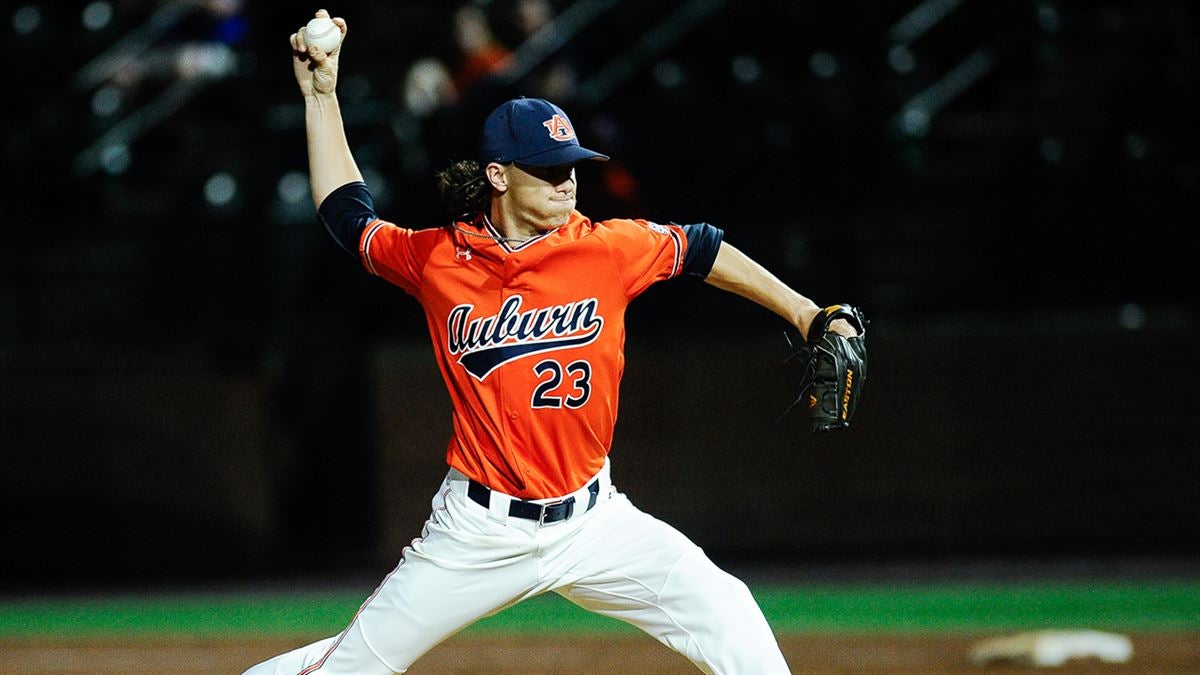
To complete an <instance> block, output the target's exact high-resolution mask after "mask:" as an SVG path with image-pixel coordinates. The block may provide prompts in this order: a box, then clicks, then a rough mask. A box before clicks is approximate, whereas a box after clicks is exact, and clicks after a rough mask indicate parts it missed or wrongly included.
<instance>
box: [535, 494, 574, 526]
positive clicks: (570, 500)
mask: <svg viewBox="0 0 1200 675" xmlns="http://www.w3.org/2000/svg"><path fill="white" fill-rule="evenodd" d="M563 505H565V506H566V508H567V515H565V516H563V517H562V518H561V519H559V520H555V521H552V523H551V524H553V523H558V522H562V521H563V520H570V519H571V516H573V515H575V498H574V497H567V498H566V499H560V500H558V501H556V502H551V503H549V504H541V507H542V509H541V511H539V512H538V520H537V524H538V527H544V526H545V525H546V512H547V511H548V510H549V509H550V507H552V506H563Z"/></svg>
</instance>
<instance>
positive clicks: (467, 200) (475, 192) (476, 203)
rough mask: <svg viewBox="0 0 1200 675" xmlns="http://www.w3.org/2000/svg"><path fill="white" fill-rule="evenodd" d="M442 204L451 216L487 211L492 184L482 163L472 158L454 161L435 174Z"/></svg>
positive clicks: (489, 204) (490, 199)
mask: <svg viewBox="0 0 1200 675" xmlns="http://www.w3.org/2000/svg"><path fill="white" fill-rule="evenodd" d="M437 180H438V192H440V193H441V195H442V204H443V205H445V207H446V210H447V211H448V212H449V213H450V215H451V216H454V217H456V218H457V217H459V216H470V215H472V214H474V213H476V212H479V211H487V210H488V208H489V207H490V206H491V203H492V185H491V183H489V182H488V180H487V176H486V175H484V173H483V165H482V164H481V163H480V162H478V161H476V160H473V159H464V160H462V161H459V162H455V163H454V164H451V165H450V166H448V167H446V168H445V169H443V170H441V171H439V172H438V174H437Z"/></svg>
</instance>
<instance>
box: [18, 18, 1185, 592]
mask: <svg viewBox="0 0 1200 675" xmlns="http://www.w3.org/2000/svg"><path fill="white" fill-rule="evenodd" d="M100 5H103V6H107V7H108V8H109V11H108V13H107V14H106V13H105V12H104V11H103V7H99V6H100ZM475 6H476V7H478V8H479V9H480V10H481V11H482V13H483V14H484V15H485V16H486V17H487V19H488V20H489V21H490V22H491V24H492V27H493V29H494V31H495V35H496V39H497V41H498V42H499V43H500V44H501V45H503V46H504V47H505V48H507V49H510V50H515V49H517V48H518V47H519V46H520V45H521V44H522V43H523V40H524V37H523V35H522V34H521V31H520V29H519V28H518V26H517V24H516V21H515V20H514V18H513V9H514V3H513V2H509V1H507V0H495V1H493V2H485V3H479V4H477V5H475ZM98 7H99V8H98ZM550 7H551V8H552V10H553V13H555V14H559V15H560V17H561V16H566V14H565V13H566V12H568V11H570V12H577V13H576V14H571V15H570V16H571V17H572V20H573V21H575V22H576V24H575V25H574V28H573V30H575V29H577V32H576V33H575V34H574V35H573V38H572V39H571V41H570V43H569V45H568V46H567V47H565V48H563V49H551V50H547V51H546V52H545V53H542V54H538V53H537V50H536V49H533V48H527V49H529V51H526V52H520V51H518V54H533V56H534V57H536V59H535V63H534V64H533V65H534V67H533V70H532V71H531V73H530V75H528V76H525V77H521V78H518V79H516V81H510V80H511V79H512V78H509V77H506V75H505V73H504V72H500V73H498V74H493V76H491V77H484V78H482V79H480V80H477V81H476V82H475V83H473V85H472V86H471V87H470V88H468V89H465V90H464V91H463V92H462V93H461V96H460V97H459V99H458V100H457V102H455V103H453V104H450V105H444V106H441V107H440V108H438V109H437V110H435V111H432V112H430V113H429V114H428V115H426V116H421V115H418V114H417V113H416V112H414V111H413V109H412V108H411V107H410V106H409V104H408V103H406V98H405V91H404V81H405V78H406V75H407V73H408V71H409V68H410V67H411V66H412V64H414V63H415V62H417V61H418V60H419V59H426V58H432V59H436V60H437V61H439V62H440V63H441V64H443V65H444V66H445V68H446V69H447V70H448V71H449V72H454V71H455V70H456V69H457V68H458V67H459V63H460V61H461V58H462V54H461V52H460V51H459V50H458V49H457V48H456V45H455V38H454V30H453V26H454V20H455V18H454V12H455V9H456V6H453V5H451V4H450V3H441V2H432V1H431V2H416V3H411V2H410V3H386V2H365V1H361V2H342V3H340V4H334V5H329V6H328V8H329V9H330V10H331V12H332V13H334V14H335V15H340V16H344V17H346V19H347V20H348V22H349V24H350V34H349V37H348V39H347V43H346V45H345V51H344V54H343V57H342V72H341V83H340V87H339V90H340V92H341V94H340V97H341V100H342V103H343V106H342V107H343V110H344V113H345V117H346V122H347V127H348V134H349V138H350V142H351V145H352V148H353V150H354V152H355V155H356V157H357V159H358V161H359V164H360V166H362V167H363V169H364V171H365V172H366V174H367V176H368V180H369V181H370V182H371V185H372V187H373V188H374V190H375V194H376V197H377V199H378V204H379V207H380V210H381V212H382V213H383V215H384V216H385V217H387V218H389V219H390V220H393V221H396V222H399V223H402V224H406V225H411V226H415V227H425V226H436V225H438V224H441V223H443V222H444V221H445V215H444V214H443V213H442V212H441V210H440V207H439V204H438V201H437V195H436V191H435V186H434V181H433V173H434V172H435V171H436V170H437V169H438V168H440V167H442V166H444V165H446V164H448V163H449V162H450V161H452V160H455V159H459V158H463V157H467V156H470V155H471V153H472V152H473V148H474V145H475V142H476V140H477V134H478V129H479V124H480V121H481V120H482V118H483V116H484V115H486V113H487V112H488V111H489V110H490V109H491V108H492V107H494V106H495V105H497V104H498V103H500V102H501V101H503V100H505V99H506V98H508V97H511V96H515V95H521V94H528V95H539V92H540V91H542V89H540V87H541V86H542V85H541V84H539V83H538V78H539V77H540V75H542V74H544V73H545V72H546V70H547V69H549V68H551V67H553V66H555V65H556V64H561V63H565V64H568V65H569V66H570V68H571V69H572V71H573V72H574V73H575V75H576V79H575V85H574V86H573V87H568V88H567V89H566V90H565V91H567V92H568V93H566V94H564V95H563V96H562V97H560V98H557V99H556V101H557V102H559V103H560V104H561V105H562V106H563V107H564V108H566V110H567V111H568V113H569V114H570V115H571V117H572V119H573V121H574V122H575V126H576V129H577V130H578V132H579V134H580V137H581V138H582V140H583V143H584V144H585V145H587V146H589V147H594V148H596V149H598V150H600V151H603V152H606V153H608V154H611V155H612V156H613V158H614V161H613V162H612V163H611V164H610V165H609V166H607V167H599V166H587V167H583V168H581V169H580V172H579V175H580V181H581V202H580V204H581V210H583V211H584V212H585V213H586V214H588V215H590V216H592V217H593V218H597V219H602V218H606V217H617V216H628V217H644V218H649V219H652V220H659V221H675V222H680V223H687V222H697V221H708V222H712V223H714V224H716V225H718V226H720V227H722V228H724V229H725V231H726V238H727V241H729V242H731V243H733V244H735V245H737V246H738V247H740V248H742V249H743V250H745V251H747V252H748V253H749V254H750V255H752V256H753V257H754V258H755V259H757V260H759V261H760V262H762V263H763V264H764V265H765V266H767V267H768V268H769V269H771V270H772V271H774V272H776V273H777V274H778V275H779V276H780V277H782V278H783V279H784V280H785V281H787V282H788V283H789V284H791V285H792V286H793V287H795V288H797V289H798V290H800V291H801V292H803V293H805V294H807V295H809V296H810V297H813V298H814V299H816V300H817V301H818V302H820V303H826V304H828V303H833V302H839V301H846V302H852V303H855V304H857V305H859V306H861V307H862V308H863V310H864V311H865V312H866V314H867V315H868V316H869V317H870V318H871V319H872V321H873V323H872V324H871V328H870V333H869V335H870V337H869V344H870V347H871V359H872V360H871V371H870V382H869V385H868V386H867V388H866V393H865V398H864V401H863V403H862V406H861V408H860V410H859V418H858V419H856V421H855V426H854V428H853V429H851V430H850V431H849V432H846V433H843V434H840V435H837V436H819V437H818V436H811V435H809V434H808V433H807V432H806V431H805V429H804V426H803V423H802V421H801V420H800V419H799V418H798V417H797V416H792V417H789V418H785V419H784V420H782V421H779V420H778V419H777V418H778V417H779V414H780V413H781V412H782V410H783V409H784V408H786V406H787V404H788V403H789V400H790V399H789V398H788V397H789V393H790V387H791V384H792V383H793V382H794V380H795V378H796V374H795V373H794V372H793V371H790V370H789V368H788V367H785V366H782V365H781V364H782V361H783V358H784V357H785V355H786V349H785V345H784V341H783V329H784V325H783V323H782V322H781V321H779V320H778V319H776V318H775V317H773V316H771V315H769V314H768V313H767V312H766V311H765V310H762V309H760V308H758V307H756V306H753V305H751V304H749V303H746V302H744V301H741V300H738V299H736V298H733V297H730V296H725V295H723V294H722V293H720V292H719V291H717V290H715V289H712V288H710V287H707V286H705V285H703V284H700V283H695V282H686V281H679V282H672V283H670V284H665V285H663V286H662V287H659V288H655V289H653V290H652V291H651V292H649V293H647V294H646V295H645V296H644V297H643V298H642V299H640V300H639V301H638V302H637V303H635V304H634V305H633V308H632V310H631V312H630V315H629V329H630V334H629V341H628V350H627V355H628V368H627V374H626V380H625V383H624V386H623V389H622V396H623V406H622V409H621V420H620V423H619V425H618V432H617V440H616V444H615V447H614V451H613V457H614V466H615V480H616V482H617V484H618V486H619V487H621V488H622V489H623V490H625V491H626V492H627V493H629V494H630V495H631V497H632V498H633V499H634V501H635V503H637V504H639V505H640V506H641V507H642V508H643V509H645V510H647V511H649V512H651V513H653V514H655V515H657V516H659V517H661V518H663V519H664V520H667V521H668V522H671V523H674V524H676V525H677V526H678V527H679V528H680V529H681V530H683V531H684V532H685V533H687V534H688V535H689V536H691V537H692V538H693V539H694V540H696V541H697V542H698V543H700V544H701V545H702V546H703V547H705V549H706V550H708V551H709V552H710V553H711V554H712V555H713V557H714V558H716V559H718V561H719V562H722V563H725V564H730V565H743V566H751V565H758V566H770V567H773V568H776V569H782V570H785V571H786V570H804V569H834V570H836V569H856V568H861V567H863V566H866V567H871V566H876V567H886V566H888V565H893V564H895V565H903V566H906V567H905V569H912V570H916V571H918V572H919V570H921V569H930V568H945V567H948V566H949V567H952V566H953V565H955V564H958V563H963V564H978V565H984V566H986V565H989V564H996V565H1007V566H1008V567H1005V568H1004V569H1008V570H1010V571H1012V570H1015V571H1016V572H1017V573H1019V572H1020V570H1021V568H1022V566H1024V565H1032V566H1036V565H1039V564H1043V563H1049V562H1055V561H1089V562H1088V564H1089V565H1093V566H1094V568H1099V569H1104V568H1106V567H1111V568H1112V569H1128V568H1131V567H1137V566H1149V567H1154V566H1155V565H1159V566H1165V567H1164V568H1170V569H1181V568H1182V569H1185V570H1190V572H1191V573H1195V572H1196V571H1197V569H1200V567H1198V566H1197V562H1196V558H1195V557H1194V552H1193V547H1194V545H1195V542H1196V541H1197V537H1198V535H1200V499H1198V498H1197V497H1198V491H1197V487H1196V485H1197V483H1196V476H1197V475H1198V473H1200V459H1198V457H1200V452H1198V451H1200V432H1198V430H1197V427H1198V425H1197V421H1198V418H1197V410H1198V404H1200V397H1198V396H1197V394H1196V388H1195V383H1196V380H1197V375H1200V368H1198V367H1197V366H1198V357H1197V345H1198V344H1200V340H1198V338H1200V330H1198V328H1197V319H1198V317H1197V311H1198V309H1200V307H1198V300H1200V272H1198V271H1197V269H1198V266H1200V235H1198V234H1197V231H1198V227H1197V226H1198V223H1200V218H1198V216H1200V214H1198V210H1200V209H1198V208H1197V205H1198V204H1200V142H1198V138H1200V135H1197V133H1196V131H1195V125H1196V120H1197V119H1198V118H1200V98H1198V97H1200V87H1198V83H1200V38H1198V37H1197V36H1198V32H1197V10H1196V8H1195V6H1194V5H1193V4H1192V3H1188V2H1182V1H1174V2H1172V1H1166V0H1164V1H1163V2H1150V3H1125V2H1069V1H1059V2H1029V1H1020V2H1004V3H1000V2H979V1H975V2H971V1H967V2H956V1H954V0H947V1H942V2H938V1H932V2H924V3H921V2H916V1H915V0H913V1H906V2H868V1H856V2H807V3H800V2H762V1H749V2H746V1H739V2H723V1H722V0H692V1H690V2H671V3H643V2H635V1H632V0H604V1H600V2H582V3H572V2H552V3H550ZM31 8H32V9H31ZM581 8H582V9H581ZM314 9H316V6H314V7H311V8H309V7H303V6H301V5H298V4H295V3H288V4H287V6H286V7H285V6H284V5H283V4H282V3H266V2H254V3H244V4H243V3H239V2H215V3H206V4H204V5H203V6H193V5H191V4H188V3H169V2H168V3H153V2H136V1H127V2H113V3H111V4H110V3H73V2H65V3H53V4H52V3H45V2H24V3H7V4H5V6H4V8H3V10H0V17H2V18H3V19H4V21H3V23H0V34H2V35H4V38H5V39H4V42H5V44H6V46H7V49H5V54H6V59H5V61H6V63H5V67H4V69H3V78H2V80H0V82H3V84H4V95H3V99H2V101H3V102H2V103H0V116H2V118H3V121H4V134H3V136H2V142H3V147H4V160H5V161H4V181H3V187H2V189H0V222H2V223H3V225H2V226H0V457H3V463H4V466H3V469H2V470H0V511H2V513H3V517H2V518H0V539H2V540H3V541H4V542H5V543H6V545H5V546H4V551H5V553H4V556H3V562H2V563H0V585H2V586H3V587H4V588H6V589H7V590H18V589H24V590H27V589H29V588H46V589H71V588H80V587H105V586H138V585H145V584H164V583H166V584H171V583H180V582H182V583H189V582H220V581H230V580H262V579H290V578H299V577H305V578H308V577H325V578H334V577H337V576H338V575H365V576H367V577H371V578H375V577H378V576H381V575H382V574H383V573H384V572H385V571H386V570H387V569H389V568H390V566H391V565H392V564H394V561H395V560H396V559H397V558H398V556H399V554H400V549H401V547H402V546H403V545H404V544H405V543H407V541H408V540H409V539H410V538H411V537H414V536H417V534H418V533H419V530H420V525H421V522H422V521H423V519H424V517H425V515H426V510H427V506H428V499H429V497H430V496H431V494H432V491H433V490H434V488H435V487H436V485H437V482H438V480H439V479H440V477H441V475H442V474H443V472H444V465H443V456H444V444H445V441H446V438H447V435H448V433H449V418H448V402H447V400H446V396H445V394H444V393H443V392H442V391H441V389H440V382H439V380H438V377H437V373H436V369H435V367H434V365H433V362H432V358H431V350H430V348H429V346H428V344H427V337H426V334H425V327H424V319H423V316H422V314H421V313H420V310H419V307H418V306H417V305H416V303H415V302H414V301H412V300H411V299H409V298H407V297H406V296H404V295H403V293H402V292H401V291H399V290H398V289H395V288H392V287H389V286H388V285H387V284H385V283H383V282H382V281H380V280H378V279H374V278H371V277H369V276H368V275H366V274H365V273H363V272H362V271H361V270H360V269H359V267H358V266H357V264H356V263H355V261H354V260H353V259H351V258H350V257H348V256H346V255H345V254H344V253H343V252H342V251H341V250H339V249H338V247H337V246H336V245H335V244H334V243H333V242H332V241H330V240H329V238H328V237H327V235H326V234H325V233H324V231H323V230H322V229H321V227H320V225H319V224H318V223H317V222H316V220H315V217H314V214H313V210H312V206H311V203H310V202H309V200H308V196H307V193H306V190H307V186H306V184H305V182H304V180H303V178H304V176H305V173H304V172H305V171H306V163H305V162H306V160H305V148H304V135H303V126H302V122H303V107H302V104H301V101H300V98H299V95H298V92H297V89H296V85H295V83H294V80H293V78H292V73H291V71H290V66H289V55H288V47H287V42H286V41H287V36H288V34H289V33H291V32H292V31H294V30H295V29H296V28H297V27H298V26H300V25H301V24H302V23H303V22H304V21H305V20H306V19H307V18H308V16H309V15H310V12H311V11H312V10H314ZM917 10H921V11H922V12H923V13H920V12H918V11H917ZM114 45H117V46H118V47H120V46H121V45H124V46H125V48H131V49H132V48H136V49H134V52H135V56H134V57H132V58H131V60H125V61H123V60H121V59H120V58H118V59H117V60H116V61H111V62H109V61H106V60H105V59H106V55H108V54H112V53H113V52H111V51H109V50H111V49H113V48H114ZM139 45H140V46H141V47H139ZM106 63H108V64H109V66H110V67H109V68H108V69H106V67H105V64H106ZM297 172H299V173H297Z"/></svg>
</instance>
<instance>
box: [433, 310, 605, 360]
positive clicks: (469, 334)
mask: <svg viewBox="0 0 1200 675" xmlns="http://www.w3.org/2000/svg"><path fill="white" fill-rule="evenodd" d="M522 302H524V299H523V298H522V297H521V296H520V295H514V296H512V297H510V298H508V299H507V300H505V301H504V304H502V305H501V306H500V311H499V312H496V313H495V314H493V315H491V316H484V317H472V316H471V313H472V312H473V311H474V310H475V305H458V306H457V307H455V308H454V309H452V310H450V317H449V319H447V321H446V327H447V328H448V329H449V330H448V332H449V336H448V337H447V342H448V344H447V345H446V346H447V347H448V348H449V351H450V353H451V354H458V355H459V357H458V363H459V364H460V365H462V367H463V368H466V370H467V372H468V373H470V374H471V375H473V376H474V377H475V379H477V380H479V381H480V382H482V381H483V379H484V378H485V377H487V376H488V375H489V374H490V373H491V372H492V371H493V370H495V369H497V368H499V367H500V366H502V365H504V364H506V363H508V362H509V361H515V360H517V359H519V358H521V357H524V356H529V355H530V354H536V353H538V352H546V351H551V350H555V349H569V348H571V347H579V346H582V345H586V344H590V343H592V342H595V341H596V337H597V336H599V335H600V330H601V329H602V328H604V317H602V316H600V315H598V314H597V313H596V308H597V306H598V305H599V302H598V301H597V300H596V298H588V299H586V300H580V301H578V302H568V303H566V304H564V305H554V306H551V307H545V308H535V309H528V310H525V311H521V303H522Z"/></svg>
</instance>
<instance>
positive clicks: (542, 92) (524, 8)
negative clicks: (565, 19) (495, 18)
mask: <svg viewBox="0 0 1200 675" xmlns="http://www.w3.org/2000/svg"><path fill="white" fill-rule="evenodd" d="M513 14H514V19H515V20H516V24H517V29H518V30H519V32H520V36H521V40H522V41H524V40H528V39H530V38H531V37H533V36H534V35H536V34H537V32H538V31H540V30H542V29H543V28H545V27H546V26H547V25H548V24H549V23H550V22H551V21H552V20H553V19H554V15H553V8H552V7H551V5H550V3H549V2H548V0H518V2H517V4H516V6H515V8H514V10H513ZM569 50H570V47H569V46H565V47H563V48H562V49H559V50H558V51H557V52H556V53H555V54H554V55H553V56H552V57H551V58H550V59H549V60H547V62H546V63H544V64H542V65H541V66H540V67H538V68H535V69H534V71H533V73H531V74H530V76H529V77H528V78H526V83H527V84H528V85H529V87H530V89H529V91H531V92H533V93H532V94H530V95H531V96H537V97H540V98H544V99H547V100H550V101H555V102H556V103H559V104H560V105H569V104H570V102H571V99H573V98H574V97H575V88H576V85H577V84H578V82H579V76H578V71H577V69H576V68H575V64H574V62H573V59H572V58H571V56H570V51H569Z"/></svg>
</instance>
